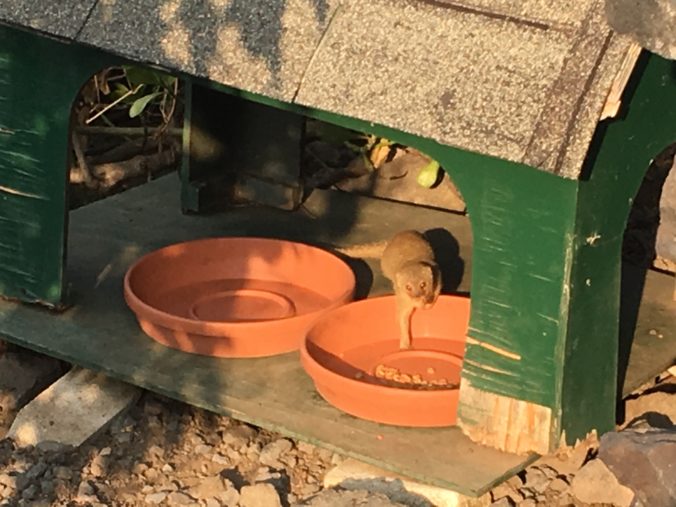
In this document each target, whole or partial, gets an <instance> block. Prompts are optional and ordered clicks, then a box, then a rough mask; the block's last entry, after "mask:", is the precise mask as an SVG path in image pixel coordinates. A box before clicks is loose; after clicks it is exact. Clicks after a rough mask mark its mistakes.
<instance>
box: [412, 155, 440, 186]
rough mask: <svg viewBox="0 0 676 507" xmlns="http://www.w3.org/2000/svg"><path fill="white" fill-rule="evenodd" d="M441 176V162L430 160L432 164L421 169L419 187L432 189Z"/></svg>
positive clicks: (418, 179) (417, 179)
mask: <svg viewBox="0 0 676 507" xmlns="http://www.w3.org/2000/svg"><path fill="white" fill-rule="evenodd" d="M438 176H439V162H437V161H436V160H430V163H429V164H427V165H426V166H425V167H423V168H422V169H420V172H419V173H418V176H417V178H416V181H417V182H418V185H420V186H423V187H425V188H432V185H434V183H435V182H436V181H437V177H438Z"/></svg>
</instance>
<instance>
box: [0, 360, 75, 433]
mask: <svg viewBox="0 0 676 507" xmlns="http://www.w3.org/2000/svg"><path fill="white" fill-rule="evenodd" d="M63 372H64V369H63V368H62V363H61V362H60V361H58V360H57V359H54V358H51V357H48V356H43V355H41V354H36V353H34V352H32V351H29V350H25V349H17V350H6V351H4V352H0V438H4V437H5V434H6V433H7V431H8V430H9V428H10V426H11V424H12V421H13V419H14V417H15V415H16V413H17V411H18V410H19V409H21V407H23V406H24V405H25V404H26V403H28V401H30V400H31V399H32V398H33V397H35V396H36V395H37V394H38V393H39V392H40V391H42V390H43V389H45V387H47V386H49V385H50V384H51V383H52V382H54V381H55V380H56V379H57V378H59V377H60V376H61V375H62V374H63Z"/></svg>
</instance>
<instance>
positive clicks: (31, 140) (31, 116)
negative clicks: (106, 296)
mask: <svg viewBox="0 0 676 507" xmlns="http://www.w3.org/2000/svg"><path fill="white" fill-rule="evenodd" d="M113 61H118V60H117V59H114V58H112V57H109V56H105V55H103V54H102V53H100V52H99V51H94V50H91V49H88V48H85V47H84V46H78V45H74V44H65V43H62V42H58V41H56V40H55V39H51V38H46V37H37V36H35V35H34V34H30V33H28V32H24V31H22V30H18V29H14V28H9V27H8V26H5V25H0V104H1V107H0V217H2V220H0V293H1V294H2V295H3V296H5V297H9V298H16V299H19V300H22V301H28V302H34V303H42V304H45V305H48V306H51V307H59V306H61V305H63V304H64V299H65V282H64V264H65V256H66V249H65V245H66V228H67V217H68V215H67V212H68V200H67V182H68V169H69V163H68V160H69V156H70V153H69V143H68V133H69V127H70V115H71V108H72V105H73V101H74V100H75V97H76V95H77V93H78V91H79V89H80V88H81V87H82V85H83V84H84V83H85V81H86V80H87V79H88V78H89V77H90V76H91V75H92V74H94V73H95V72H96V71H98V70H100V69H101V68H102V67H103V66H105V65H112V62H113Z"/></svg>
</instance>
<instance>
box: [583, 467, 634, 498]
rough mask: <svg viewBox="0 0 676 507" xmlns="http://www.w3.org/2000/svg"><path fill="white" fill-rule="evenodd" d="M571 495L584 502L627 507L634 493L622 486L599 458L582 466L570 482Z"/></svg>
mask: <svg viewBox="0 0 676 507" xmlns="http://www.w3.org/2000/svg"><path fill="white" fill-rule="evenodd" d="M571 492H572V493H573V496H575V498H577V499H578V500H580V501H581V502H584V503H590V504H594V503H609V504H613V505H615V504H616V505H617V507H629V506H630V505H631V502H632V500H633V498H634V493H633V492H632V491H631V490H630V489H629V488H627V487H625V486H622V485H621V484H620V483H619V482H618V480H617V477H615V475H613V473H612V472H611V471H610V470H609V469H608V467H607V466H606V465H605V464H604V463H603V461H601V460H599V459H594V460H592V461H590V462H588V463H587V464H586V465H585V466H583V467H582V468H581V469H580V471H579V472H578V473H577V474H576V475H575V477H574V478H573V482H572V483H571Z"/></svg>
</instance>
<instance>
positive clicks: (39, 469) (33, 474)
mask: <svg viewBox="0 0 676 507" xmlns="http://www.w3.org/2000/svg"><path fill="white" fill-rule="evenodd" d="M46 470H47V465H46V464H44V463H36V464H35V465H33V466H32V467H30V469H28V471H27V472H26V478H27V479H28V480H29V481H34V480H35V479H37V478H38V477H40V476H41V475H42V474H44V473H45V471H46Z"/></svg>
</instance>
